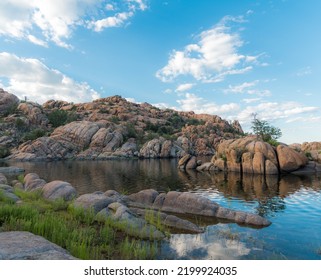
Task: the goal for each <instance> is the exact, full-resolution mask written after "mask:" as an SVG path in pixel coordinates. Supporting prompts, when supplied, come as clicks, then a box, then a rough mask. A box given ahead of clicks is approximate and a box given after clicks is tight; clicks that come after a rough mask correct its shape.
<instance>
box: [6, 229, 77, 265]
mask: <svg viewBox="0 0 321 280" xmlns="http://www.w3.org/2000/svg"><path fill="white" fill-rule="evenodd" d="M75 259H76V258H74V257H73V256H71V255H70V254H69V253H68V252H67V251H66V250H64V249H63V248H61V247H59V246H58V245H56V244H53V243H51V242H49V241H48V240H46V239H45V238H43V237H41V236H37V235H34V234H32V233H30V232H23V231H11V232H1V233H0V260H75Z"/></svg>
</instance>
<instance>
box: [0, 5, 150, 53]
mask: <svg viewBox="0 0 321 280" xmlns="http://www.w3.org/2000/svg"><path fill="white" fill-rule="evenodd" d="M117 6H118V7H119V8H118V11H116V7H115V6H114V5H112V4H111V3H108V1H106V0H103V1H97V0H68V1H66V0H55V1H52V0H19V1H17V0H7V1H1V2H0V36H5V37H11V38H16V39H26V40H29V41H30V42H32V43H34V44H37V45H40V46H47V43H48V42H54V43H55V44H56V45H58V46H60V47H64V48H69V49H70V48H72V46H71V45H70V44H68V42H67V40H68V39H69V38H70V37H71V35H72V31H73V30H74V29H76V28H77V27H78V26H84V27H86V28H89V29H93V30H94V31H97V32H98V31H102V30H103V29H104V28H108V27H119V26H122V25H124V24H125V22H127V21H128V20H129V19H130V18H131V17H132V16H133V15H134V13H135V12H136V11H138V10H141V11H144V10H145V9H146V8H147V5H146V3H145V0H122V1H118V5H117Z"/></svg>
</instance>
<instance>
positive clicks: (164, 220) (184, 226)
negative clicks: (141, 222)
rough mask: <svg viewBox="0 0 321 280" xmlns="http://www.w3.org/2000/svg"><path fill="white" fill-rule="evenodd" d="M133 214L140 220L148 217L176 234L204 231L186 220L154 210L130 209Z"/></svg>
mask: <svg viewBox="0 0 321 280" xmlns="http://www.w3.org/2000/svg"><path fill="white" fill-rule="evenodd" d="M130 210H131V211H133V212H134V213H135V214H137V215H139V216H140V217H142V218H146V217H148V218H149V219H153V221H154V222H158V220H159V222H160V223H161V224H162V225H164V226H166V227H169V228H171V229H172V230H174V231H175V232H176V233H177V232H181V231H182V232H188V233H202V232H204V229H202V228H200V227H199V226H197V225H195V224H193V223H192V222H190V221H188V220H184V219H181V218H178V217H176V216H174V215H168V214H166V213H163V212H159V211H154V210H146V209H139V208H130Z"/></svg>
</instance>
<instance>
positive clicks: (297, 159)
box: [277, 145, 308, 172]
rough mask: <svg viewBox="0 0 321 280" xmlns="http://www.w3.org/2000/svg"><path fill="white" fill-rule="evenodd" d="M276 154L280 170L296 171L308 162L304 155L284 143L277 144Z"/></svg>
mask: <svg viewBox="0 0 321 280" xmlns="http://www.w3.org/2000/svg"><path fill="white" fill-rule="evenodd" d="M277 154H278V158H279V164H280V169H281V171H282V172H292V171H296V170H298V169H300V168H302V167H304V166H305V165H306V164H307V163H308V159H307V157H306V156H305V155H303V154H301V153H299V152H297V151H295V150H293V149H291V148H290V147H288V146H286V145H278V146H277Z"/></svg>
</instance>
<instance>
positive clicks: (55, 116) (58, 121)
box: [48, 110, 78, 128]
mask: <svg viewBox="0 0 321 280" xmlns="http://www.w3.org/2000/svg"><path fill="white" fill-rule="evenodd" d="M48 119H49V122H50V123H51V124H52V126H53V127H55V128H56V127H59V126H62V125H65V124H67V123H71V122H73V121H76V120H77V119H78V117H77V114H76V113H75V112H73V111H72V112H67V111H64V110H55V111H52V112H51V113H49V115H48Z"/></svg>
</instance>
